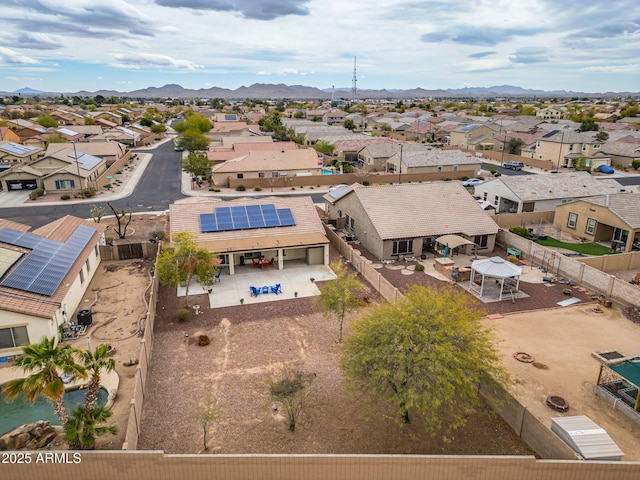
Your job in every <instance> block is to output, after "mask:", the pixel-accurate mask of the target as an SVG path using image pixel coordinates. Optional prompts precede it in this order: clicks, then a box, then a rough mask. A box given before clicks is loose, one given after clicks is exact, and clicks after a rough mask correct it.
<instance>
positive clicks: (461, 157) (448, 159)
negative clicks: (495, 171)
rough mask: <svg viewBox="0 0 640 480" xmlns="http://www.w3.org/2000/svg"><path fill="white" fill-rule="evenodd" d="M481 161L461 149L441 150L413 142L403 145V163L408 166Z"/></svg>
mask: <svg viewBox="0 0 640 480" xmlns="http://www.w3.org/2000/svg"><path fill="white" fill-rule="evenodd" d="M480 162H481V160H480V159H479V158H476V157H474V156H473V155H471V154H470V153H467V152H463V151H461V150H441V149H439V148H431V147H429V146H427V145H422V144H412V143H406V144H403V146H402V163H403V164H404V165H406V166H407V167H426V166H440V165H471V164H477V163H480Z"/></svg>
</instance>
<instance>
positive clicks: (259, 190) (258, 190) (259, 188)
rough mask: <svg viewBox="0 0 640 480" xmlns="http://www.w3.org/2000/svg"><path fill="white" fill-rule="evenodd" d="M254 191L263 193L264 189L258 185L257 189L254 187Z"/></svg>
mask: <svg viewBox="0 0 640 480" xmlns="http://www.w3.org/2000/svg"><path fill="white" fill-rule="evenodd" d="M253 191H254V192H261V191H262V188H261V187H258V186H257V185H256V186H255V187H253Z"/></svg>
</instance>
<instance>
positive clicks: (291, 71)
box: [257, 68, 314, 76]
mask: <svg viewBox="0 0 640 480" xmlns="http://www.w3.org/2000/svg"><path fill="white" fill-rule="evenodd" d="M313 73H314V72H301V71H299V70H297V69H295V68H283V69H280V70H277V71H274V72H271V71H266V70H262V71H260V72H257V74H258V75H266V76H269V75H278V76H283V75H302V76H304V75H313Z"/></svg>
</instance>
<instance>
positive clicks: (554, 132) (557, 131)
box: [542, 130, 560, 138]
mask: <svg viewBox="0 0 640 480" xmlns="http://www.w3.org/2000/svg"><path fill="white" fill-rule="evenodd" d="M556 133H560V130H551V131H550V132H549V133H545V134H544V135H543V136H542V138H549V137H553V136H554V135H555V134H556Z"/></svg>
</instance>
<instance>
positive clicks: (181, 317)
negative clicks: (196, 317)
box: [177, 308, 191, 323]
mask: <svg viewBox="0 0 640 480" xmlns="http://www.w3.org/2000/svg"><path fill="white" fill-rule="evenodd" d="M177 314H178V322H180V323H184V322H186V321H187V320H189V316H190V315H191V312H190V311H189V309H188V308H181V309H180V310H178V312H177Z"/></svg>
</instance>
